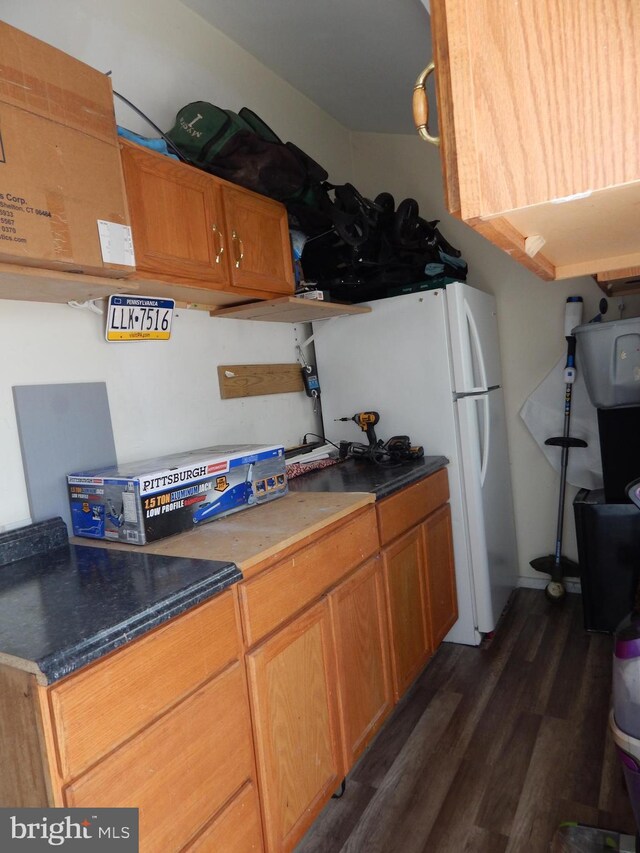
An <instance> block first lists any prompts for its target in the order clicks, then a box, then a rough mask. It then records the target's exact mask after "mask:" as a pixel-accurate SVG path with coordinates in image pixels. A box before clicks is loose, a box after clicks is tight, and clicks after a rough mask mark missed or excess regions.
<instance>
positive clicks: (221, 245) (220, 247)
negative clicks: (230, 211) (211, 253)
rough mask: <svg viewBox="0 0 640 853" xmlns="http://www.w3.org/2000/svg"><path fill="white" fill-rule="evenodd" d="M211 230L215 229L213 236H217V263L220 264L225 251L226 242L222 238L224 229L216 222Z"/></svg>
mask: <svg viewBox="0 0 640 853" xmlns="http://www.w3.org/2000/svg"><path fill="white" fill-rule="evenodd" d="M211 230H212V231H213V236H214V238H215V246H216V263H217V264H219V263H220V260H221V258H222V253H223V252H224V242H223V240H222V231H221V230H220V229H219V228H218V226H217V225H216V224H215V222H214V224H213V225H212V226H211Z"/></svg>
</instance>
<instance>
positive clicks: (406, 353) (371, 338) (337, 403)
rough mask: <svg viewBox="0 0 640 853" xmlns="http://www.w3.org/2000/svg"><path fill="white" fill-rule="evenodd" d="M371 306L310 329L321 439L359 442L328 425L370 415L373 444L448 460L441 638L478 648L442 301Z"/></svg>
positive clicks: (435, 294) (346, 429) (428, 298)
mask: <svg viewBox="0 0 640 853" xmlns="http://www.w3.org/2000/svg"><path fill="white" fill-rule="evenodd" d="M370 305H371V308H372V311H371V313H370V314H361V315H354V316H352V317H338V318H336V319H334V320H322V321H320V322H315V323H314V324H313V333H314V341H315V349H316V359H317V366H318V375H319V378H320V384H321V387H322V398H321V401H322V419H323V422H324V430H325V435H326V437H327V438H328V439H330V440H331V441H335V442H338V441H339V440H341V439H344V440H346V441H366V438H365V436H364V434H363V433H362V432H360V431H359V430H358V428H357V426H356V425H355V424H354V423H353V422H352V421H347V422H346V423H343V422H336V420H335V419H336V418H341V417H350V416H351V415H353V414H355V413H356V412H358V411H368V410H371V409H373V410H375V411H377V412H379V413H380V423H379V424H378V425H377V426H376V432H377V434H378V437H379V438H381V439H384V440H386V439H388V438H390V437H391V436H392V435H409V436H410V437H411V440H412V442H413V443H414V444H421V445H423V446H424V452H425V453H426V454H427V455H428V456H438V455H443V456H446V457H447V458H448V459H449V465H448V466H447V474H448V477H449V491H450V495H451V516H452V525H453V549H454V555H455V566H456V585H457V590H458V613H459V617H458V621H457V622H456V624H455V625H454V626H453V628H452V629H451V631H450V632H449V634H448V635H447V638H446V639H447V640H450V641H452V642H456V643H465V644H468V645H478V644H479V643H480V641H481V639H482V637H481V635H480V634H479V632H478V631H477V630H476V627H475V625H476V616H475V612H474V592H473V585H472V577H471V570H470V557H469V547H468V537H467V522H466V509H465V496H464V491H463V488H462V472H461V463H460V456H459V436H458V428H457V422H456V420H457V418H456V414H457V413H456V405H455V403H454V402H453V394H452V391H451V367H450V358H449V352H450V346H449V334H448V321H447V305H446V297H445V295H444V291H443V290H431V291H428V292H426V293H412V294H406V295H405V296H394V297H391V298H390V299H381V300H379V301H377V302H373V303H370Z"/></svg>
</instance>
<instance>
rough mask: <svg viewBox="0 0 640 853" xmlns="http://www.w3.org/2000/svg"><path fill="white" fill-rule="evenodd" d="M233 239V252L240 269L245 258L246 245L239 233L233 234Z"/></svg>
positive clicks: (233, 232) (237, 267) (237, 266)
mask: <svg viewBox="0 0 640 853" xmlns="http://www.w3.org/2000/svg"><path fill="white" fill-rule="evenodd" d="M231 239H232V240H233V250H234V255H235V260H236V269H240V264H241V263H242V259H243V258H244V243H243V242H242V240H241V239H240V237H239V236H238V232H237V231H232V232H231Z"/></svg>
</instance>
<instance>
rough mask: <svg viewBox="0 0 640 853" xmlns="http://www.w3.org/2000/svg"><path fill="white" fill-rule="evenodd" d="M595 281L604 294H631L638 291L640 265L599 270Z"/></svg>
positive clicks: (639, 288) (639, 286)
mask: <svg viewBox="0 0 640 853" xmlns="http://www.w3.org/2000/svg"><path fill="white" fill-rule="evenodd" d="M596 281H597V282H598V287H599V288H600V290H602V291H603V292H604V294H605V295H606V296H621V295H623V294H624V295H626V296H631V295H632V294H635V293H640V267H628V268H627V269H622V270H614V271H611V272H599V273H598V274H597V276H596Z"/></svg>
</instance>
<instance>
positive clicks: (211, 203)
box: [122, 143, 228, 287]
mask: <svg viewBox="0 0 640 853" xmlns="http://www.w3.org/2000/svg"><path fill="white" fill-rule="evenodd" d="M122 164H123V168H124V174H125V182H126V187H127V196H128V199H129V209H130V211H131V221H132V230H133V238H134V248H135V253H136V264H137V268H138V273H142V272H144V273H151V274H153V275H154V276H158V277H160V278H162V279H163V280H172V279H174V280H183V279H190V280H193V281H195V282H201V284H202V286H207V287H224V286H226V283H227V281H228V274H227V269H226V260H225V257H224V252H225V249H226V248H227V247H226V246H225V244H224V237H223V228H224V225H223V220H224V213H223V209H222V194H221V190H220V187H219V186H218V185H217V184H216V183H215V182H214V181H212V180H211V176H210V175H207V174H206V173H205V172H202V171H200V170H199V169H194V168H190V167H188V166H184V165H183V164H181V163H177V162H176V161H175V160H172V159H170V158H169V157H162V156H160V155H158V154H155V155H154V154H150V153H149V152H147V151H145V150H144V149H142V148H140V147H139V146H137V145H127V144H126V143H122Z"/></svg>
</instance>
